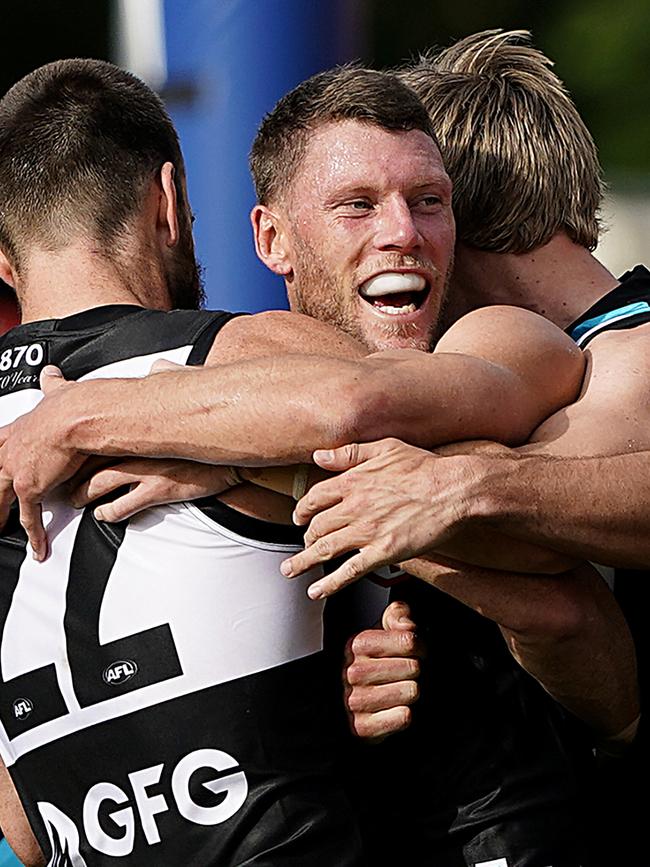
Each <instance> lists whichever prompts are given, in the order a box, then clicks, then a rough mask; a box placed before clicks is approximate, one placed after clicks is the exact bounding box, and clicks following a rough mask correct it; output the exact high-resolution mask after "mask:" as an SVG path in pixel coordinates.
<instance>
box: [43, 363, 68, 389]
mask: <svg viewBox="0 0 650 867" xmlns="http://www.w3.org/2000/svg"><path fill="white" fill-rule="evenodd" d="M66 382H67V380H66V379H65V377H64V376H63V374H62V373H61V371H60V370H59V368H58V367H55V366H54V365H53V364H46V365H45V367H44V368H43V370H41V378H40V386H41V391H42V392H43V394H50V392H52V391H56V389H57V388H60V387H61V386H62V385H65V383H66Z"/></svg>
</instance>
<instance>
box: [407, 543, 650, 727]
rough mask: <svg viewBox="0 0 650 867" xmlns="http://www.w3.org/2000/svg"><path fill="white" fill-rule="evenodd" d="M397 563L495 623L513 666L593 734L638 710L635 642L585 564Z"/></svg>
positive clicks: (626, 719)
mask: <svg viewBox="0 0 650 867" xmlns="http://www.w3.org/2000/svg"><path fill="white" fill-rule="evenodd" d="M402 565H404V566H405V567H406V568H408V570H409V571H410V572H411V573H412V574H414V575H416V576H417V577H419V578H421V579H423V580H425V581H427V582H428V583H431V584H433V585H434V586H436V587H438V588H439V589H440V590H442V591H443V592H445V593H448V594H449V595H451V596H453V597H454V598H456V599H458V600H459V601H460V602H463V603H464V604H466V605H468V606H469V607H471V608H473V609H474V610H475V611H477V612H478V613H479V614H482V615H483V616H485V617H487V618H489V619H491V620H493V621H495V622H496V623H497V624H498V625H499V627H500V628H501V630H502V632H503V634H504V637H505V639H506V641H507V643H508V646H509V648H510V650H511V652H512V653H513V656H514V657H515V658H516V659H517V661H518V662H519V664H520V665H521V666H522V667H523V668H524V669H525V670H526V671H528V672H529V674H531V675H532V676H533V677H535V679H536V680H538V681H539V682H540V684H541V685H542V686H543V687H544V688H545V689H546V690H547V692H549V694H550V695H552V696H553V698H555V699H556V700H557V701H558V702H559V703H560V704H562V705H563V706H564V707H566V708H567V710H569V711H570V712H571V713H573V714H575V715H576V716H578V717H579V718H580V719H582V720H583V721H584V722H585V723H587V724H588V725H589V726H590V727H591V728H593V729H594V731H595V732H596V733H597V734H598V735H599V736H602V737H608V736H611V735H615V734H617V733H618V732H619V731H621V730H622V729H623V728H625V727H626V726H627V725H628V724H629V723H630V722H631V721H632V720H634V719H635V718H636V716H637V715H638V713H639V705H638V688H637V675H636V662H635V656H634V646H633V642H632V639H631V636H630V633H629V630H628V628H627V625H626V623H625V620H624V618H623V615H622V614H621V612H620V609H619V608H618V606H617V604H616V602H615V600H614V597H613V596H612V594H611V593H610V592H609V590H608V589H607V587H606V586H605V585H604V583H603V582H602V580H601V579H600V577H599V576H598V575H597V573H596V572H595V571H594V570H593V569H591V568H590V567H587V566H584V567H580V568H578V569H576V570H573V571H572V572H571V573H567V574H566V575H564V576H561V577H558V578H551V577H545V576H539V577H538V576H531V575H514V574H513V575H508V574H499V573H497V572H493V571H491V570H482V569H471V568H470V569H465V568H463V567H460V566H459V565H455V564H451V563H447V564H443V563H437V562H431V561H428V560H413V561H408V563H406V564H402Z"/></svg>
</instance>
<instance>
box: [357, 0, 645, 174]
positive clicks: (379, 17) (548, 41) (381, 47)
mask: <svg viewBox="0 0 650 867" xmlns="http://www.w3.org/2000/svg"><path fill="white" fill-rule="evenodd" d="M368 20H369V25H370V45H369V55H370V56H369V57H368V58H367V60H369V61H370V62H372V63H374V64H376V65H379V66H391V65H394V64H396V63H400V62H402V61H403V60H405V59H408V58H409V57H410V56H413V55H416V54H417V52H418V51H420V50H423V49H425V48H428V47H430V46H433V45H438V46H446V45H448V44H449V43H450V42H452V41H454V40H455V39H458V38H460V37H462V36H467V35H468V34H470V33H474V32H476V31H479V30H487V29H492V28H495V27H502V28H504V29H507V30H510V29H524V30H530V31H532V34H533V42H534V43H535V45H537V46H538V47H539V48H540V49H541V50H542V51H543V52H544V53H545V54H547V55H548V56H549V57H550V58H551V59H552V60H554V61H555V69H556V72H557V73H558V75H559V76H560V78H562V79H563V80H564V81H565V83H566V85H567V87H568V88H569V90H570V91H571V93H572V95H573V98H574V100H575V102H576V104H577V106H578V108H579V110H580V112H581V114H582V116H583V117H584V119H585V121H586V122H587V125H588V126H589V128H590V130H591V132H592V133H593V135H594V138H595V139H596V143H597V144H598V147H599V151H600V156H601V160H602V163H603V165H604V167H605V170H606V174H607V175H608V176H609V177H611V178H612V179H615V180H616V181H617V184H618V185H620V184H621V183H623V182H625V181H626V180H629V181H630V182H633V183H634V185H635V186H636V187H638V185H639V182H640V180H641V177H640V176H642V175H645V176H646V177H650V110H649V109H650V47H649V46H648V34H650V3H639V2H638V0H618V2H616V3H612V2H611V0H547V2H543V3H542V2H535V0H490V3H485V4H480V3H472V2H471V0H457V2H451V3H450V2H446V3H442V2H433V0H402V2H400V3H395V2H394V0H368ZM648 186H650V183H649V184H648Z"/></svg>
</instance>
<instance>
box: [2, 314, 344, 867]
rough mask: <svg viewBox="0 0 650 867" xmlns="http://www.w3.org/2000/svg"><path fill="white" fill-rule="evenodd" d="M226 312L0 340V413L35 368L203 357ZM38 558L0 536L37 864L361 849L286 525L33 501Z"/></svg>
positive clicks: (316, 635) (81, 368)
mask: <svg viewBox="0 0 650 867" xmlns="http://www.w3.org/2000/svg"><path fill="white" fill-rule="evenodd" d="M231 315H232V314H228V313H210V312H205V311H201V312H198V311H197V312H195V311H174V312H170V313H166V312H162V311H152V310H145V309H142V308H139V307H135V306H130V305H114V306H109V307H101V308H97V309H94V310H90V311H86V312H84V313H80V314H77V315H74V316H70V317H67V318H65V319H61V320H48V321H42V322H34V323H29V324H26V325H22V326H19V327H17V328H15V329H13V330H12V331H10V332H8V333H7V334H6V335H4V336H3V337H2V338H0V424H6V423H8V422H10V421H12V420H13V419H15V418H16V417H17V416H19V415H21V414H22V413H25V412H27V411H28V410H30V409H31V408H32V407H34V406H35V405H36V403H37V402H38V401H39V400H40V398H41V393H40V391H39V390H38V379H39V373H40V370H41V369H42V367H43V366H44V365H45V364H48V363H51V364H56V365H58V366H59V367H61V369H62V370H63V373H64V375H65V376H66V377H67V378H70V379H92V378H98V377H113V376H120V377H132V376H142V375H146V374H147V373H148V372H149V370H150V368H151V365H152V363H153V362H154V361H155V360H157V359H160V358H163V359H167V360H170V361H174V362H177V363H179V364H195V363H196V364H198V363H201V362H202V361H203V360H204V358H205V356H206V354H207V352H208V350H209V348H210V346H211V345H212V342H213V340H214V339H215V336H216V335H217V333H218V331H219V329H220V328H221V326H222V325H223V324H224V323H225V322H227V321H228V319H229V318H230V317H231ZM44 516H45V520H46V524H47V528H48V533H49V537H50V541H51V554H50V556H49V557H48V559H47V560H46V561H44V562H42V563H37V562H36V561H34V560H33V559H32V557H31V556H30V554H29V551H28V550H26V541H25V537H24V534H23V532H22V529H21V528H20V526H19V524H18V521H17V517H16V515H15V514H12V517H11V520H10V522H9V525H8V526H7V527H6V528H5V530H4V531H3V534H2V537H1V538H0V568H1V570H2V582H0V642H1V643H0V673H1V680H0V723H1V725H0V749H1V752H2V758H3V759H4V761H5V763H6V765H7V766H8V768H9V771H10V773H11V776H12V779H13V781H14V784H15V786H16V788H17V790H18V792H19V794H20V797H21V799H22V801H23V803H24V806H25V809H26V811H27V814H28V816H29V819H30V822H31V824H32V827H33V829H34V832H35V833H36V836H37V838H38V839H39V841H40V843H41V846H42V847H43V850H44V852H45V853H46V857H47V858H48V859H49V860H48V864H49V865H50V867H55V865H56V867H85V865H87V867H91V865H102V867H104V865H106V867H108V865H118V864H119V865H126V864H132V865H137V867H143V865H156V867H180V865H183V867H191V865H195V867H209V865H219V867H235V865H237V867H239V865H242V867H243V865H256V867H271V865H273V867H280V865H292V867H293V865H298V864H307V863H309V864H313V865H315V867H318V865H322V867H332V865H337V867H346V865H357V864H359V863H360V856H359V849H358V841H357V834H356V830H355V827H354V825H353V822H352V818H351V815H350V810H349V807H348V805H347V802H346V801H345V800H344V797H343V795H342V794H341V792H340V790H339V787H338V785H337V783H336V782H335V779H334V777H333V775H332V766H333V762H334V758H335V751H336V736H335V731H336V727H335V726H334V725H333V724H331V717H332V704H333V703H332V701H331V696H330V695H329V694H328V693H327V690H325V688H324V683H325V679H324V674H323V654H322V604H321V603H318V602H313V601H311V600H309V599H308V597H307V595H306V592H305V588H306V586H307V584H308V583H309V582H310V581H311V580H313V578H314V575H313V574H312V575H311V576H309V575H308V576H305V577H304V578H301V579H298V580H297V581H287V580H286V579H284V578H283V577H282V576H281V575H280V572H279V564H280V562H281V560H282V559H284V557H286V555H287V553H289V552H293V551H295V550H297V548H298V547H299V545H300V537H299V536H298V535H297V533H296V531H294V529H293V528H287V527H282V526H279V525H274V524H268V523H266V522H263V521H259V520H256V519H253V518H249V517H246V516H243V515H241V514H239V513H237V512H234V511H233V510H231V509H229V508H227V507H226V506H224V505H223V504H221V503H219V502H217V501H213V502H212V503H210V504H208V503H200V504H192V503H181V504H175V505H170V506H164V507H157V508H153V509H150V510H148V511H146V512H144V513H142V514H141V515H138V516H136V517H134V518H133V519H131V520H130V521H127V522H122V523H120V524H102V523H99V522H97V521H96V520H95V519H94V517H93V513H92V509H90V508H87V509H85V510H75V509H73V508H72V507H71V506H70V505H68V504H67V503H66V502H64V501H62V500H59V499H56V498H51V499H49V500H47V501H46V502H45V503H44Z"/></svg>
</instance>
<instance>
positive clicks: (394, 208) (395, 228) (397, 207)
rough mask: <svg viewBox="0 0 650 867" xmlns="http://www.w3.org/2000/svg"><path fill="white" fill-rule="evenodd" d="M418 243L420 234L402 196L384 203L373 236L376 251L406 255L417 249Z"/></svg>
mask: <svg viewBox="0 0 650 867" xmlns="http://www.w3.org/2000/svg"><path fill="white" fill-rule="evenodd" d="M420 242H421V238H420V232H419V229H418V227H417V225H416V223H415V220H414V219H413V213H412V212H411V209H410V208H409V205H408V202H407V201H406V200H405V199H404V198H403V197H402V196H394V197H392V198H391V199H389V200H388V201H386V202H384V203H383V206H382V209H381V215H380V218H379V220H378V222H377V233H376V235H375V245H376V247H377V249H379V250H399V251H400V252H403V253H408V252H409V251H411V250H414V249H416V248H417V247H419V245H420Z"/></svg>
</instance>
